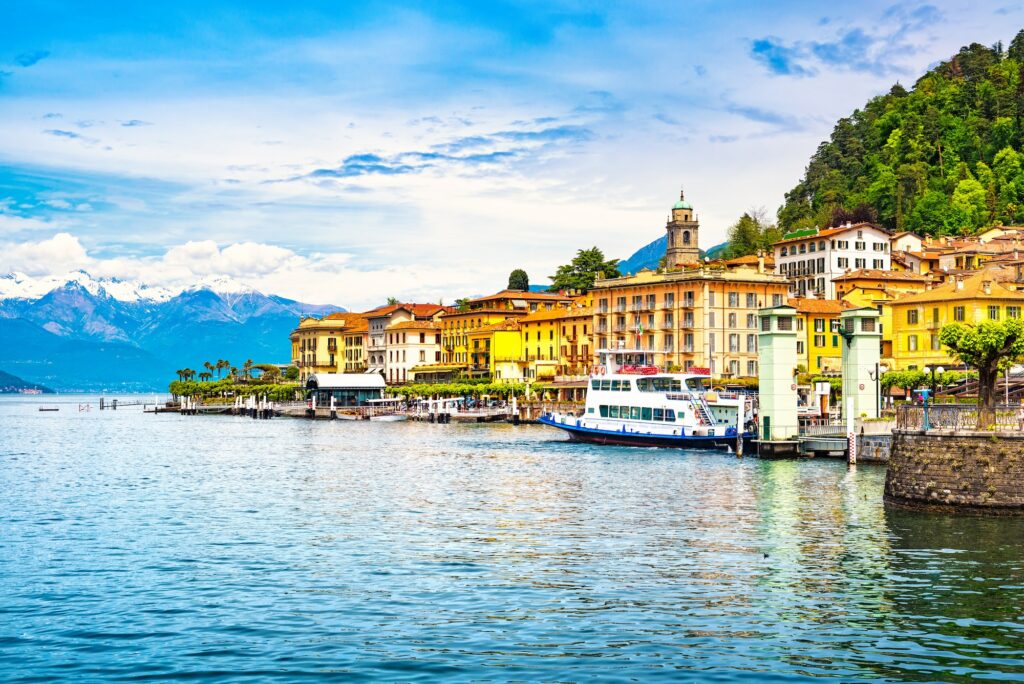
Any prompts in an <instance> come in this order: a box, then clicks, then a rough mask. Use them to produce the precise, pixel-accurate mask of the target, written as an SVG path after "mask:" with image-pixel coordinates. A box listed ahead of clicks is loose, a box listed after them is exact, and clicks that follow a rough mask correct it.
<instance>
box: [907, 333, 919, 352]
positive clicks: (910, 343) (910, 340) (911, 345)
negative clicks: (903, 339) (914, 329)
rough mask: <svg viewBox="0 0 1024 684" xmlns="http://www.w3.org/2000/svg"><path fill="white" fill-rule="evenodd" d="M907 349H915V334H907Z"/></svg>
mask: <svg viewBox="0 0 1024 684" xmlns="http://www.w3.org/2000/svg"><path fill="white" fill-rule="evenodd" d="M907 351H917V335H907Z"/></svg>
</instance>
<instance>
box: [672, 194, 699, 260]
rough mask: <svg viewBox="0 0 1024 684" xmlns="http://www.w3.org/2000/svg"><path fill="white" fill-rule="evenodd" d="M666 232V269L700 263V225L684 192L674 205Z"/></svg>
mask: <svg viewBox="0 0 1024 684" xmlns="http://www.w3.org/2000/svg"><path fill="white" fill-rule="evenodd" d="M665 230H666V231H667V232H668V247H667V248H666V250H665V267H666V268H669V269H674V268H680V267H682V266H692V265H696V264H699V263H700V250H699V249H698V247H697V236H698V234H699V230H700V224H699V223H698V222H697V219H696V218H695V217H694V215H693V207H692V206H691V205H690V203H689V202H687V201H686V197H685V196H684V194H683V192H682V191H680V192H679V201H678V202H676V203H675V204H674V205H672V217H671V218H670V219H669V222H668V225H666V226H665Z"/></svg>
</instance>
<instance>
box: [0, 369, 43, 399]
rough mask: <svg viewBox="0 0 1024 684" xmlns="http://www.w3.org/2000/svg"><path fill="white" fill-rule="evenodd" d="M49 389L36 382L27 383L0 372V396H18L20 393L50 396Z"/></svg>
mask: <svg viewBox="0 0 1024 684" xmlns="http://www.w3.org/2000/svg"><path fill="white" fill-rule="evenodd" d="M52 391H53V390H51V389H50V388H49V387H43V386H42V385H37V384H35V383H34V382H25V381H24V380H22V379H21V378H19V377H17V376H15V375H11V374H10V373H5V372H3V371H0V394H17V393H19V392H37V393H38V392H41V393H43V394H49V393H50V392H52Z"/></svg>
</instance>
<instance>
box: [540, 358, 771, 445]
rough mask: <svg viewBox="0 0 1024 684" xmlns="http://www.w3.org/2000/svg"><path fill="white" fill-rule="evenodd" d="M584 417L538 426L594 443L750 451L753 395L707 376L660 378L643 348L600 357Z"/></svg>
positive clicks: (553, 416) (693, 372) (561, 416)
mask: <svg viewBox="0 0 1024 684" xmlns="http://www.w3.org/2000/svg"><path fill="white" fill-rule="evenodd" d="M599 356H600V360H601V364H600V365H599V366H597V367H596V368H595V370H594V373H592V374H591V376H590V379H589V381H588V384H587V400H586V405H585V407H584V410H583V413H582V414H581V415H575V414H571V413H548V414H545V415H543V416H541V418H540V422H542V423H544V424H545V425H550V426H551V427H556V428H558V429H560V430H564V431H565V432H567V433H568V434H569V437H570V438H571V439H573V440H576V441H580V442H590V443H593V444H618V445H624V446H654V447H674V448H682V449H725V448H731V449H736V448H741V449H743V451H747V450H748V449H749V448H752V447H753V441H754V440H755V439H756V435H757V423H756V410H755V405H754V399H753V397H751V396H749V395H746V394H739V393H732V392H720V391H713V390H712V389H711V387H710V381H711V378H710V374H709V373H708V372H707V371H706V370H705V369H695V368H691V369H690V372H688V373H667V372H662V371H661V370H660V369H658V368H657V367H656V366H654V365H653V363H651V362H650V359H651V356H652V353H651V352H649V351H644V350H627V349H613V350H601V351H600V352H599Z"/></svg>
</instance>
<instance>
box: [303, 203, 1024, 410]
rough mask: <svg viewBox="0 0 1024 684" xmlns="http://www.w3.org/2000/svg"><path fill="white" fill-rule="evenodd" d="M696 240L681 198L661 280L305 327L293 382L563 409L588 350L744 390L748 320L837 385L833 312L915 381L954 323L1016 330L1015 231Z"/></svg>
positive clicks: (803, 367)
mask: <svg viewBox="0 0 1024 684" xmlns="http://www.w3.org/2000/svg"><path fill="white" fill-rule="evenodd" d="M699 232H700V225H699V221H698V219H697V216H696V213H695V211H694V209H693V206H692V205H691V204H690V203H689V202H687V201H686V200H685V198H683V197H680V200H679V201H678V202H676V203H675V205H673V207H672V209H671V217H670V219H669V221H668V223H667V225H666V233H667V242H666V244H667V248H666V253H665V260H664V264H665V266H664V267H663V268H659V269H657V270H647V269H644V270H641V271H640V272H638V273H635V274H626V275H623V276H621V277H616V278H603V277H601V276H600V275H599V276H598V278H597V280H596V281H595V283H594V286H593V288H591V289H590V290H589V291H587V292H558V293H538V292H530V291H521V290H508V289H506V290H501V291H499V292H496V293H494V294H492V295H488V296H484V297H477V298H474V299H469V300H463V302H462V304H461V306H459V307H450V306H441V305H435V304H423V303H395V304H389V305H385V306H380V307H377V308H374V309H371V310H369V311H364V312H360V313H335V314H330V315H327V316H324V317H322V318H317V317H306V318H303V319H301V320H300V322H299V325H298V326H297V327H296V328H295V330H294V331H293V332H292V333H291V359H292V363H293V364H294V365H295V366H297V367H298V369H299V377H300V380H301V381H302V382H303V383H305V382H306V380H307V379H308V378H309V377H310V376H312V375H315V374H317V373H379V374H380V375H382V376H383V378H384V380H385V381H386V382H387V383H388V384H390V385H401V384H406V383H412V382H416V383H423V382H450V381H452V380H453V379H456V378H486V379H490V380H492V381H496V382H509V383H520V382H527V383H533V384H534V385H535V387H537V388H543V389H548V390H555V391H557V395H558V396H563V397H565V398H573V397H575V396H578V393H579V392H581V391H582V389H583V388H584V387H585V384H584V382H583V381H584V378H585V376H586V375H587V374H589V373H590V372H591V371H592V370H593V367H594V364H595V362H596V361H595V360H596V351H597V350H598V349H602V348H619V347H628V348H639V349H643V350H647V351H650V352H654V355H655V361H656V363H657V364H658V365H659V366H662V367H664V368H668V369H675V370H682V371H688V370H693V369H702V370H704V369H706V371H707V372H709V373H710V374H711V375H712V376H714V377H716V378H721V379H723V380H727V381H728V380H734V381H739V380H742V379H744V378H755V377H757V375H758V367H757V364H758V357H757V329H756V321H757V316H756V313H757V310H758V309H760V308H763V307H769V306H779V305H781V304H784V303H785V304H789V305H791V306H793V307H795V309H796V311H797V331H798V341H797V354H798V360H799V365H800V368H799V369H798V370H800V371H801V372H804V373H810V374H821V375H831V374H838V372H839V364H840V356H841V344H840V335H839V333H838V331H837V326H838V324H839V315H840V314H841V313H842V311H844V310H846V309H850V308H857V307H874V308H877V309H878V310H879V312H880V314H881V321H882V323H881V324H882V349H881V356H882V363H883V365H885V366H886V367H887V368H888V369H890V370H917V369H924V368H926V367H936V366H943V367H945V368H946V369H952V368H956V367H957V366H958V363H957V361H956V360H955V359H953V358H951V357H950V355H949V354H948V352H947V350H945V349H944V348H943V347H942V345H941V344H940V343H939V330H940V329H941V328H942V326H944V325H946V324H949V323H953V322H968V323H977V322H981V321H983V320H1001V319H1003V318H1019V317H1020V316H1021V310H1022V307H1024V291H1022V290H1024V272H1022V266H1024V227H1020V226H998V227H994V228H989V229H987V230H984V231H983V232H980V233H979V234H977V235H975V236H971V237H948V236H947V237H922V236H920V235H917V234H915V233H912V232H908V231H903V232H898V233H892V232H890V231H888V230H886V229H885V228H884V227H882V226H880V225H877V224H875V223H871V222H857V223H853V222H847V223H843V224H842V225H836V226H829V227H826V228H821V229H804V230H798V231H793V232H791V233H788V234H786V235H784V236H783V238H782V239H781V240H779V241H777V242H775V243H774V244H773V245H772V253H759V254H757V255H750V256H745V257H740V258H736V259H727V260H726V259H719V260H708V259H703V260H702V259H701V258H700V255H699V251H698V247H697V246H698V241H699Z"/></svg>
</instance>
